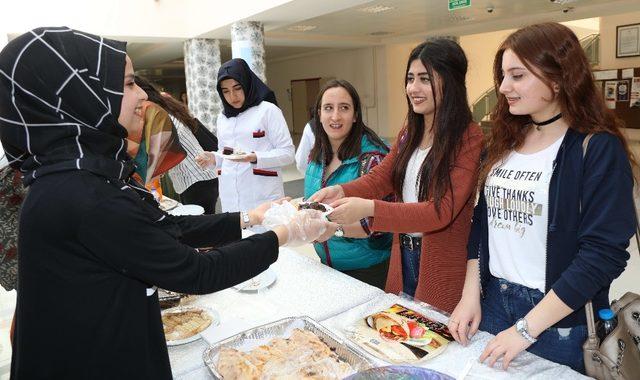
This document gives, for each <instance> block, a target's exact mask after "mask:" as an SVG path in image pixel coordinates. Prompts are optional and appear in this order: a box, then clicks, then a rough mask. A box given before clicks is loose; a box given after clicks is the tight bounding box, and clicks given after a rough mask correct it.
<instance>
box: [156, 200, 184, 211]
mask: <svg viewBox="0 0 640 380" xmlns="http://www.w3.org/2000/svg"><path fill="white" fill-rule="evenodd" d="M179 204H180V203H178V201H176V200H175V199H171V198H169V197H162V200H161V201H160V209H162V210H164V211H169V210H172V209H174V208H176V207H178V205H179Z"/></svg>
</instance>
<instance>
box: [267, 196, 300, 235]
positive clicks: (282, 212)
mask: <svg viewBox="0 0 640 380" xmlns="http://www.w3.org/2000/svg"><path fill="white" fill-rule="evenodd" d="M297 213H298V209H297V208H296V206H294V205H292V204H291V203H290V202H282V203H280V204H276V203H272V204H271V208H269V209H268V210H267V211H266V212H265V213H264V219H263V220H262V225H263V226H264V228H266V229H268V230H272V229H273V227H275V226H282V225H284V224H287V223H289V221H291V219H292V218H293V216H294V215H296V214H297Z"/></svg>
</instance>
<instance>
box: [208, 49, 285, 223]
mask: <svg viewBox="0 0 640 380" xmlns="http://www.w3.org/2000/svg"><path fill="white" fill-rule="evenodd" d="M217 89H218V93H219V94H220V98H221V99H222V104H223V106H224V110H223V112H222V113H221V114H220V115H219V116H218V122H217V128H218V142H219V145H218V146H219V148H220V150H221V151H223V150H224V149H225V148H227V149H228V148H232V149H234V151H236V152H237V151H238V150H240V151H242V152H244V153H247V154H246V155H244V156H243V157H242V158H233V159H231V158H229V157H224V155H216V156H215V157H214V155H213V154H211V152H207V153H205V154H204V155H203V156H201V157H200V158H199V160H198V161H199V162H200V163H201V164H202V165H211V164H213V163H214V162H215V163H216V166H217V167H218V168H219V169H220V176H219V179H220V183H219V187H220V203H221V206H222V211H223V212H234V211H246V210H250V209H252V208H254V207H255V206H257V205H259V204H261V203H263V202H265V201H268V200H276V199H280V198H282V197H284V188H283V183H282V167H284V166H286V165H289V164H291V163H293V160H294V153H295V148H294V146H293V142H292V141H291V135H290V133H289V129H288V127H287V123H286V121H285V119H284V116H283V115H282V111H281V110H280V108H278V106H277V103H276V98H275V95H274V93H273V91H271V89H269V87H267V85H266V84H264V82H262V80H260V78H258V77H257V76H256V75H255V74H254V73H253V71H251V69H250V68H249V65H247V63H246V62H245V61H244V60H242V59H239V58H234V59H232V60H230V61H227V62H226V63H224V64H223V65H222V66H221V67H220V70H219V71H218V87H217ZM232 157H233V156H232Z"/></svg>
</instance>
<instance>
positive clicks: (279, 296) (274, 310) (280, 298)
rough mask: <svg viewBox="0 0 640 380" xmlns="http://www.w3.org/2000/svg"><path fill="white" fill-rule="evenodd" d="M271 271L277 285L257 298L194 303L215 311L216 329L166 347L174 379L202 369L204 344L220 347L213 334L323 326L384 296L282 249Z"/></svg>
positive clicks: (233, 295)
mask: <svg viewBox="0 0 640 380" xmlns="http://www.w3.org/2000/svg"><path fill="white" fill-rule="evenodd" d="M271 268H272V269H273V270H274V271H275V273H276V275H277V279H276V282H275V283H274V284H273V285H272V286H270V287H269V288H267V289H264V290H261V291H259V292H257V293H253V292H252V293H247V292H238V291H237V290H234V289H226V290H222V291H220V292H216V293H212V294H209V295H206V296H201V297H199V298H198V299H197V300H196V301H195V302H194V303H193V304H195V305H201V306H206V307H209V308H212V309H214V310H216V311H217V312H218V313H219V314H220V326H214V327H213V328H211V329H209V330H208V331H207V332H205V333H204V334H203V336H204V338H205V339H204V340H199V341H197V342H194V343H190V344H186V345H182V346H174V347H169V358H170V360H171V369H172V372H173V375H174V377H176V378H181V377H182V376H186V375H189V374H190V373H192V372H193V371H195V370H197V369H199V368H200V367H203V366H204V363H203V361H202V353H203V351H204V349H205V348H206V347H207V344H206V341H208V342H209V343H215V342H216V341H219V340H220V339H221V337H220V335H218V334H216V333H219V332H221V331H224V332H225V333H227V335H229V334H230V333H231V334H232V333H233V332H234V331H235V330H237V332H239V331H241V330H246V329H249V328H252V327H255V326H259V325H262V324H265V323H269V322H273V321H275V320H278V319H282V318H286V317H291V316H304V315H307V316H309V317H311V318H313V319H315V320H316V321H322V320H323V319H327V318H330V317H332V316H335V315H337V314H340V313H342V312H344V311H345V310H349V309H351V308H354V307H356V306H358V305H360V304H362V303H365V302H368V301H369V300H371V299H373V298H374V297H376V296H380V295H383V294H384V292H383V291H382V290H380V289H378V288H375V287H373V286H370V285H367V284H365V283H363V282H361V281H357V280H354V279H353V278H351V277H349V276H347V275H344V274H342V273H340V272H338V271H336V270H333V269H331V268H329V267H327V266H325V265H323V264H321V263H320V262H318V261H314V260H311V259H309V258H307V257H304V256H301V255H300V254H298V253H296V252H293V251H291V250H290V249H287V248H280V255H279V257H278V261H276V262H275V263H274V264H273V265H272V266H271ZM227 326H229V329H227Z"/></svg>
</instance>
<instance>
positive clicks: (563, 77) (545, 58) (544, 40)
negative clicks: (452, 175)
mask: <svg viewBox="0 0 640 380" xmlns="http://www.w3.org/2000/svg"><path fill="white" fill-rule="evenodd" d="M506 50H511V51H513V52H514V53H515V55H516V56H518V58H519V59H520V61H522V64H524V65H525V67H526V68H527V69H528V70H529V71H530V72H531V73H532V74H533V75H535V76H537V77H538V78H539V79H540V80H541V81H542V82H543V83H544V84H546V85H547V87H549V89H550V90H551V91H552V93H555V92H554V91H553V88H552V83H556V84H557V85H558V88H559V91H558V93H557V95H556V99H557V100H558V103H559V105H560V110H561V112H562V117H563V118H564V119H565V120H566V121H567V124H568V125H569V128H571V129H573V130H576V131H578V132H581V133H597V132H607V133H610V134H612V135H614V136H616V137H617V138H618V139H620V142H621V143H622V145H623V146H624V149H625V150H626V152H627V156H628V157H629V160H630V161H631V164H632V168H634V172H635V173H637V164H636V161H635V159H634V157H633V155H632V154H631V152H630V151H629V146H628V144H627V140H626V139H625V138H624V136H623V135H622V132H621V131H620V122H619V121H618V120H617V119H616V118H615V116H614V114H613V113H612V112H611V111H610V110H609V109H607V108H606V107H605V103H604V101H603V99H602V96H601V95H600V93H599V91H598V90H597V89H596V86H595V84H594V80H593V75H592V74H591V66H590V65H589V61H588V60H587V57H586V55H585V54H584V50H582V47H581V46H580V41H578V38H577V37H576V35H575V34H574V33H573V32H572V31H571V29H569V28H567V27H566V26H564V25H561V24H558V23H555V22H548V23H543V24H537V25H531V26H527V27H524V28H522V29H519V30H517V31H515V32H513V33H512V34H511V35H509V37H507V39H506V40H504V42H503V43H502V45H500V48H499V49H498V52H497V53H496V57H495V60H494V61H493V78H494V85H495V89H496V94H497V95H498V103H497V105H496V107H495V108H494V110H493V112H492V113H491V120H492V121H493V128H491V135H490V138H489V144H488V147H487V158H486V160H485V162H484V163H483V165H482V169H481V171H480V181H481V183H482V182H483V181H484V180H486V178H487V174H488V172H489V170H490V169H491V168H492V167H493V166H494V165H495V164H496V162H498V161H499V160H500V159H502V158H503V157H504V156H505V155H506V154H507V153H508V152H510V151H512V150H514V149H518V148H519V147H521V146H522V144H523V143H524V140H525V137H526V135H527V132H528V130H529V129H528V128H523V127H524V126H525V125H527V124H529V123H530V122H531V117H530V116H529V115H513V114H511V113H510V112H509V104H508V103H507V98H506V97H505V96H504V95H502V94H501V93H500V91H499V89H500V84H501V83H502V80H503V79H504V74H503V73H502V56H503V55H504V52H505V51H506ZM534 68H535V69H537V71H536V70H534ZM538 73H539V74H538Z"/></svg>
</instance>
